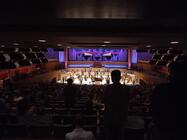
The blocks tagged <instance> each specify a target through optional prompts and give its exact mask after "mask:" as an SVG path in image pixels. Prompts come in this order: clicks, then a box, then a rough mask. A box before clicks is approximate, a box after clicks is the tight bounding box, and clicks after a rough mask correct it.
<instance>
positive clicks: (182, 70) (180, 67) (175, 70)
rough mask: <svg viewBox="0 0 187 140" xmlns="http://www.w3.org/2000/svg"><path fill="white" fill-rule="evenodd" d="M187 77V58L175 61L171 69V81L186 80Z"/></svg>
mask: <svg viewBox="0 0 187 140" xmlns="http://www.w3.org/2000/svg"><path fill="white" fill-rule="evenodd" d="M186 79H187V62H186V61H185V60H180V61H176V62H174V63H173V64H172V65H171V67H170V70H169V80H170V82H175V83H176V82H177V83H178V82H180V83H181V82H185V80H186Z"/></svg>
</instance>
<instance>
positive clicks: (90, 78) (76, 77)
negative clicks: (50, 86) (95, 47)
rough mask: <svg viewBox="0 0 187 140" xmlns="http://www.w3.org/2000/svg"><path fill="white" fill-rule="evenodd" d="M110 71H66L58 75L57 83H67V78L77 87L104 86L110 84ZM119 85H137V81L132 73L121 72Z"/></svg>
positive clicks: (83, 69) (81, 69) (86, 69)
mask: <svg viewBox="0 0 187 140" xmlns="http://www.w3.org/2000/svg"><path fill="white" fill-rule="evenodd" d="M111 70H112V69H105V68H79V69H74V68H72V69H70V68H69V69H67V70H66V71H62V72H61V73H60V74H59V78H58V81H57V83H67V81H66V80H67V79H68V78H72V79H73V81H74V82H73V83H74V84H77V85H106V84H112V80H111V74H110V73H111ZM120 83H121V84H125V85H139V79H138V78H137V76H136V75H135V74H134V73H132V72H124V71H122V70H121V81H120Z"/></svg>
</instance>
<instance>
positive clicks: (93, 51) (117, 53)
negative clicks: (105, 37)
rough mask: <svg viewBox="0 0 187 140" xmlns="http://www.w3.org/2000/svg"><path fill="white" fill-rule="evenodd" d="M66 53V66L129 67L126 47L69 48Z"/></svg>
mask: <svg viewBox="0 0 187 140" xmlns="http://www.w3.org/2000/svg"><path fill="white" fill-rule="evenodd" d="M66 54H67V55H66V60H67V61H66V62H67V66H66V68H118V69H126V68H128V50H127V49H124V48H69V49H67V50H66Z"/></svg>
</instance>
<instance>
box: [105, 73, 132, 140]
mask: <svg viewBox="0 0 187 140" xmlns="http://www.w3.org/2000/svg"><path fill="white" fill-rule="evenodd" d="M111 77H112V82H113V84H111V85H109V86H108V87H107V88H106V91H105V93H104V97H103V103H104V104H105V113H104V129H105V139H106V140H123V139H124V131H125V129H124V128H125V125H126V121H127V117H128V102H129V90H128V87H127V86H125V85H122V84H120V82H119V81H120V79H121V72H120V71H119V70H114V71H112V73H111Z"/></svg>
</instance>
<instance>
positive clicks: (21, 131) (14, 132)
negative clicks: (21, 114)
mask: <svg viewBox="0 0 187 140" xmlns="http://www.w3.org/2000/svg"><path fill="white" fill-rule="evenodd" d="M6 129H7V130H6V131H7V133H6V136H7V137H28V132H29V131H28V127H27V126H25V125H23V124H8V125H7V127H6Z"/></svg>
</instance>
